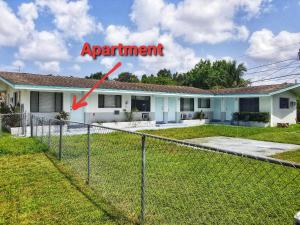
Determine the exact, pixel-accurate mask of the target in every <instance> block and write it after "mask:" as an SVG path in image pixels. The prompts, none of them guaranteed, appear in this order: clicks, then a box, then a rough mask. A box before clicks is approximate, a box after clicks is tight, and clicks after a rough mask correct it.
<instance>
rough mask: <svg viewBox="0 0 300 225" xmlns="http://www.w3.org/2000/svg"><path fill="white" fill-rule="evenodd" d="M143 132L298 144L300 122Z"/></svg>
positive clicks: (183, 136)
mask: <svg viewBox="0 0 300 225" xmlns="http://www.w3.org/2000/svg"><path fill="white" fill-rule="evenodd" d="M145 132H146V133H149V134H153V135H158V136H162V137H169V138H174V139H190V138H200V137H211V136H227V137H241V138H248V139H255V140H264V141H273V142H282V143H291V144H299V145H300V124H296V125H292V126H290V127H289V128H277V127H266V128H260V127H242V126H226V125H204V126H195V127H186V128H171V129H163V130H147V131H145Z"/></svg>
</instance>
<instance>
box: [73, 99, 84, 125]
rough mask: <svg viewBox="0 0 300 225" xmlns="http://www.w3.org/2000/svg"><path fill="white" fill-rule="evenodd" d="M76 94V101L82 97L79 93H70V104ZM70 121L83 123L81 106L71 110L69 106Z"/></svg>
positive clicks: (82, 108)
mask: <svg viewBox="0 0 300 225" xmlns="http://www.w3.org/2000/svg"><path fill="white" fill-rule="evenodd" d="M74 95H76V99H77V101H79V100H80V98H81V97H82V95H81V94H74V93H73V94H71V104H72V103H73V96H74ZM70 121H73V122H78V123H84V107H81V108H79V109H77V110H73V109H72V107H71V111H70Z"/></svg>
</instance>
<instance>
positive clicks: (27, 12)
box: [18, 2, 38, 31]
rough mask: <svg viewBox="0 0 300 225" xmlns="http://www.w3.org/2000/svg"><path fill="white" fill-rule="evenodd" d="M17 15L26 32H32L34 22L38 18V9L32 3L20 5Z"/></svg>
mask: <svg viewBox="0 0 300 225" xmlns="http://www.w3.org/2000/svg"><path fill="white" fill-rule="evenodd" d="M18 15H19V16H20V18H21V19H22V21H23V23H24V26H25V28H26V30H28V31H33V30H34V29H35V24H34V20H35V19H37V18H38V9H37V7H36V5H35V4H34V3H32V2H30V3H23V4H21V5H20V6H19V10H18Z"/></svg>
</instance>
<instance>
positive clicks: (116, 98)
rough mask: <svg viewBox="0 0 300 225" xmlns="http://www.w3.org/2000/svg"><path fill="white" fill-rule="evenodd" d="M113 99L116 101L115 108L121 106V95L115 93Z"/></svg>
mask: <svg viewBox="0 0 300 225" xmlns="http://www.w3.org/2000/svg"><path fill="white" fill-rule="evenodd" d="M115 101H116V108H121V107H122V96H121V95H116V96H115Z"/></svg>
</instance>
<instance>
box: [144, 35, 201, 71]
mask: <svg viewBox="0 0 300 225" xmlns="http://www.w3.org/2000/svg"><path fill="white" fill-rule="evenodd" d="M157 41H158V42H159V43H163V45H164V56H163V57H154V56H152V57H151V56H149V57H139V58H138V59H139V61H140V66H141V67H142V68H143V69H144V70H146V71H147V72H148V73H156V72H157V71H158V70H160V69H162V68H166V69H171V70H172V71H177V72H186V71H187V70H189V69H191V68H192V67H194V66H195V64H196V63H198V61H199V60H200V57H197V56H196V54H195V52H194V51H193V50H192V49H190V48H184V47H182V46H181V45H180V44H178V43H177V42H175V40H174V39H173V37H172V35H170V34H163V35H161V36H160V37H159V38H158V40H157Z"/></svg>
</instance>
